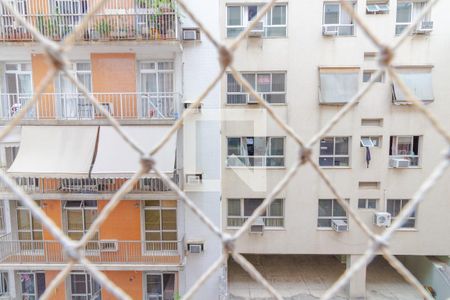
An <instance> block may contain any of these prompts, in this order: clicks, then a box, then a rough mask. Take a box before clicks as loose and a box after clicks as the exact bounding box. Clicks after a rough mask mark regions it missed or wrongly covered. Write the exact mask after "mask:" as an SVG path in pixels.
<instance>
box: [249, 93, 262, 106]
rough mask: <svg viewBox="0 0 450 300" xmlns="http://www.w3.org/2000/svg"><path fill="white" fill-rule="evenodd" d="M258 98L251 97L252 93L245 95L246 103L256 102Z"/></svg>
mask: <svg viewBox="0 0 450 300" xmlns="http://www.w3.org/2000/svg"><path fill="white" fill-rule="evenodd" d="M258 103H259V102H258V100H256V98H255V97H253V96H252V95H250V94H248V95H247V104H258Z"/></svg>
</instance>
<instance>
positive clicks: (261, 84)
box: [256, 74, 272, 93]
mask: <svg viewBox="0 0 450 300" xmlns="http://www.w3.org/2000/svg"><path fill="white" fill-rule="evenodd" d="M257 81H258V82H257V87H256V90H257V91H258V92H259V93H268V92H270V89H271V87H272V80H271V78H270V74H258V76H257Z"/></svg>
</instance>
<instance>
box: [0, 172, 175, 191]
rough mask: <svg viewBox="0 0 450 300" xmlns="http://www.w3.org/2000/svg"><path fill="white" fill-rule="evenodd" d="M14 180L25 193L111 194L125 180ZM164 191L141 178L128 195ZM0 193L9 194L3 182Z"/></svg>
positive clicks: (161, 184)
mask: <svg viewBox="0 0 450 300" xmlns="http://www.w3.org/2000/svg"><path fill="white" fill-rule="evenodd" d="M15 180H16V183H17V184H18V185H19V186H20V187H21V188H22V189H23V190H24V191H25V192H27V193H36V194H50V193H58V194H59V193H75V194H112V193H115V192H117V191H118V190H119V189H120V187H121V186H122V185H123V184H124V183H125V181H126V180H127V179H125V178H44V177H41V178H39V177H17V178H15ZM172 180H173V181H174V182H175V183H178V175H176V174H175V175H173V177H172ZM166 191H170V188H169V187H168V186H167V185H166V184H165V183H164V182H163V181H162V180H161V179H160V178H141V179H139V181H138V182H137V183H136V185H135V186H134V187H133V189H132V190H131V191H130V193H132V194H139V193H148V192H166ZM0 192H9V190H8V188H7V187H6V186H5V184H4V183H3V182H1V183H0Z"/></svg>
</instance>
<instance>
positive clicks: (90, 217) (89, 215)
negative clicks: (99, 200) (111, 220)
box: [84, 209, 97, 230]
mask: <svg viewBox="0 0 450 300" xmlns="http://www.w3.org/2000/svg"><path fill="white" fill-rule="evenodd" d="M96 217H97V210H96V209H86V210H85V211H84V222H85V224H84V230H88V229H89V228H90V227H91V225H92V223H93V222H94V220H95V218H96Z"/></svg>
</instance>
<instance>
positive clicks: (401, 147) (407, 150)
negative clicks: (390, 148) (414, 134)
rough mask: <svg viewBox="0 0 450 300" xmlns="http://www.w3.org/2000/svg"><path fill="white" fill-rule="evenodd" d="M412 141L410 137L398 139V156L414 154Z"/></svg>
mask: <svg viewBox="0 0 450 300" xmlns="http://www.w3.org/2000/svg"><path fill="white" fill-rule="evenodd" d="M411 143H412V139H411V137H410V136H399V137H397V154H398V155H411V154H413V152H412V147H411V146H412V145H411Z"/></svg>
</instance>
